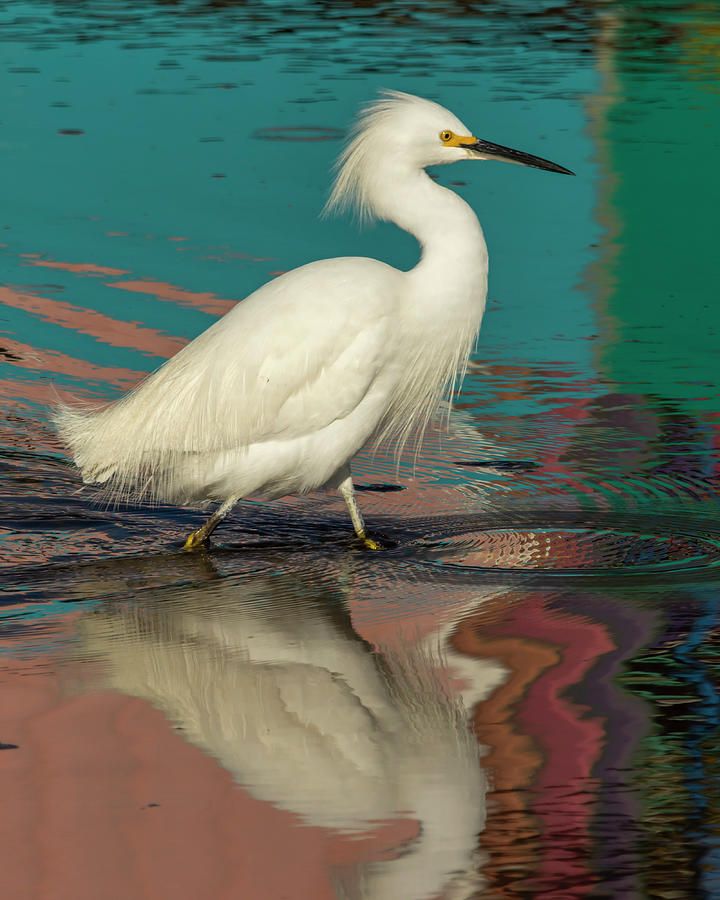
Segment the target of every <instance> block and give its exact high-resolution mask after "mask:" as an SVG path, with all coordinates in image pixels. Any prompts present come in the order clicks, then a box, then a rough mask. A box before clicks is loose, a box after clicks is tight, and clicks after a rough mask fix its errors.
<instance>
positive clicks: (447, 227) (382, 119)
mask: <svg viewBox="0 0 720 900" xmlns="http://www.w3.org/2000/svg"><path fill="white" fill-rule="evenodd" d="M467 159H502V160H507V161H509V162H514V163H519V164H522V165H526V166H533V167H535V168H539V169H548V170H550V171H552V172H562V173H565V174H573V173H572V172H569V171H568V170H567V169H564V168H562V167H561V166H558V165H556V164H555V163H551V162H549V161H548V160H545V159H540V158H539V157H537V156H531V155H530V154H527V153H521V152H519V151H517V150H512V149H510V148H508V147H502V146H500V145H499V144H492V143H490V142H488V141H484V140H479V139H478V138H476V137H474V136H473V135H472V134H471V133H470V131H469V129H468V128H467V127H466V126H465V125H463V123H462V122H461V121H460V120H459V119H458V118H456V116H454V115H453V114H452V113H451V112H449V111H448V110H447V109H444V108H443V107H442V106H440V105H438V104H437V103H433V102H432V101H429V100H425V99H422V98H420V97H415V96H412V95H410V94H403V93H399V92H396V91H389V92H385V93H383V94H382V95H381V96H380V98H379V99H378V100H376V101H375V102H374V103H372V104H370V105H369V106H368V107H366V108H365V109H364V110H363V111H362V112H361V114H360V116H359V117H358V120H357V122H356V124H355V127H354V129H353V131H352V133H351V137H350V140H349V143H348V144H347V146H346V148H345V150H344V151H343V153H342V154H341V156H340V158H339V161H338V173H337V178H336V180H335V185H334V187H333V190H332V193H331V195H330V198H329V200H328V203H327V207H326V209H327V210H343V209H346V208H350V207H355V208H356V210H357V211H358V213H359V215H360V217H361V218H363V219H370V218H376V219H381V220H386V221H390V222H394V223H395V224H396V225H398V226H400V228H403V229H405V230H406V231H409V232H410V233H411V234H413V235H414V236H415V237H416V238H417V240H418V241H419V243H420V245H421V247H422V256H421V258H420V261H419V262H418V263H417V265H416V266H415V267H414V268H412V269H410V271H408V272H403V271H400V270H398V269H395V268H393V267H392V266H389V265H387V264H386V263H383V262H380V261H378V260H375V259H367V258H361V257H346V258H339V259H326V260H321V261H318V262H312V263H309V264H308V265H305V266H301V267H300V268H298V269H294V270H293V271H291V272H288V273H286V274H284V275H281V276H279V277H278V278H276V279H274V280H273V281H270V282H268V283H267V284H265V285H263V287H261V288H260V289H259V290H257V291H255V293H253V294H251V295H250V296H249V297H247V298H246V299H245V300H243V301H241V302H240V303H238V304H237V306H235V307H234V308H233V309H232V310H230V312H229V313H227V314H226V315H225V316H223V318H221V319H220V320H219V321H217V322H216V323H215V324H213V325H212V326H211V327H210V328H208V329H207V331H205V332H203V333H202V334H201V335H200V336H199V337H197V338H195V340H193V341H192V342H191V343H190V344H188V345H187V346H186V347H184V348H183V349H182V350H181V351H180V352H179V353H178V354H177V355H176V356H174V357H173V358H172V359H170V360H169V361H168V362H166V363H165V364H164V365H163V366H162V367H161V368H160V369H158V370H157V371H156V372H154V373H153V374H152V375H150V376H149V377H148V378H147V379H146V380H145V381H143V382H142V383H141V384H140V385H139V386H138V387H137V388H135V389H134V390H133V391H131V392H130V393H129V394H127V395H126V396H125V397H122V398H121V399H120V400H117V401H115V402H113V403H110V404H109V405H107V406H106V407H105V408H102V409H100V410H89V409H82V408H78V407H74V406H72V407H69V406H64V407H61V408H59V409H58V410H57V411H56V414H55V422H56V425H57V427H58V430H59V432H60V435H61V437H62V438H63V439H64V441H65V442H66V443H67V445H68V446H69V447H70V449H71V450H72V454H73V457H74V460H75V463H76V464H77V466H78V467H79V468H80V469H81V471H82V475H83V480H84V481H85V482H86V483H91V484H100V485H102V486H103V487H104V488H105V490H106V491H107V492H108V494H109V496H110V497H112V498H114V499H135V500H142V499H148V500H156V501H163V502H170V503H179V504H183V505H186V504H199V505H206V504H208V503H210V502H213V501H216V502H218V501H219V502H220V506H219V508H218V509H217V510H216V511H215V512H214V513H213V515H212V516H210V518H209V519H208V520H207V521H206V522H205V524H204V525H203V526H202V527H201V528H199V529H198V530H197V531H194V532H193V533H192V534H191V535H190V536H189V537H188V539H187V541H186V543H185V547H186V549H195V548H197V547H200V546H202V545H204V544H205V543H206V542H207V540H208V538H209V536H210V534H211V532H212V531H213V530H214V528H215V527H216V526H217V525H218V523H219V522H221V521H222V519H223V518H225V516H226V515H227V514H228V512H229V511H230V509H231V508H232V507H233V505H234V504H235V503H236V502H237V501H238V500H239V499H240V498H242V497H245V496H247V495H248V494H252V493H256V494H263V495H265V496H267V497H270V498H275V497H281V496H284V495H286V494H291V493H296V492H306V491H312V490H315V489H318V488H323V487H324V488H333V487H334V488H338V489H339V490H340V493H341V494H342V496H343V498H344V499H345V502H346V503H347V506H348V510H349V512H350V518H351V519H352V523H353V527H354V529H355V533H356V535H357V536H358V538H359V539H360V540H361V541H362V542H363V543H364V545H365V546H366V547H367V548H369V549H379V548H380V547H381V544H380V542H379V541H377V540H374V539H373V538H372V537H370V536H369V535H368V534H367V532H366V529H365V524H364V522H363V518H362V515H361V513H360V510H359V508H358V505H357V501H356V499H355V493H354V489H353V483H352V478H351V475H350V465H349V464H350V460H351V459H352V458H353V456H354V455H355V454H356V453H357V452H358V451H359V450H360V449H361V448H362V447H363V446H364V445H365V444H367V443H368V442H370V441H381V440H394V441H395V444H396V449H397V452H398V453H399V452H400V450H401V449H402V447H403V445H404V443H405V441H406V440H407V438H408V436H409V435H410V434H411V433H412V432H415V433H417V434H418V436H419V437H421V435H422V432H423V430H424V429H425V427H426V426H427V424H428V420H429V418H430V416H431V415H432V413H433V412H434V410H435V408H436V407H437V404H438V402H439V400H440V399H441V398H442V396H443V395H444V394H445V393H446V392H448V391H449V392H450V393H451V394H452V391H453V390H454V388H455V386H456V385H457V383H458V382H459V379H460V378H461V377H462V375H463V373H464V370H465V367H466V364H467V360H468V356H469V354H470V350H471V348H472V345H473V343H474V340H475V337H476V335H477V333H478V330H479V328H480V323H481V320H482V316H483V311H484V308H485V296H486V291H487V271H488V258H487V248H486V245H485V240H484V237H483V232H482V229H481V227H480V223H479V222H478V220H477V217H476V216H475V213H474V212H473V211H472V209H471V208H470V207H469V206H468V204H467V203H465V201H464V200H462V199H461V198H460V197H458V195H457V194H455V193H454V192H453V191H450V190H448V189H447V188H444V187H441V186H440V185H438V184H436V183H435V182H434V181H433V180H432V179H431V178H430V177H429V176H428V175H427V173H426V172H425V167H426V166H429V165H442V164H444V163H451V162H458V161H460V160H467Z"/></svg>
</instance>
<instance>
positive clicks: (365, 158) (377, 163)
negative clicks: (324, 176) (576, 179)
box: [326, 91, 573, 218]
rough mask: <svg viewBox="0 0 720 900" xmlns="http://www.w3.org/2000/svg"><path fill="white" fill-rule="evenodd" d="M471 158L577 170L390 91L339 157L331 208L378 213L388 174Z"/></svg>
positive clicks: (366, 114)
mask: <svg viewBox="0 0 720 900" xmlns="http://www.w3.org/2000/svg"><path fill="white" fill-rule="evenodd" d="M467 159H498V160H504V161H505V162H512V163H516V164H517V165H522V166H532V167H533V168H536V169H546V170H548V171H550V172H560V173H562V174H564V175H572V174H573V173H572V172H571V171H570V170H569V169H565V168H563V167H562V166H559V165H557V164H556V163H553V162H550V161H549V160H547V159H542V158H541V157H539V156H533V155H532V154H530V153H524V152H522V151H520V150H513V149H512V148H510V147H503V146H502V145H501V144H493V143H491V142H490V141H486V140H482V139H480V138H477V137H475V135H474V134H473V133H472V132H471V131H470V129H468V128H467V126H465V125H464V124H463V123H462V122H461V121H460V119H458V118H457V116H455V115H453V113H451V112H450V111H449V110H447V109H445V108H444V107H442V106H440V104H439V103H434V102H433V101H431V100H425V99H423V98H422V97H415V96H413V95H412V94H403V93H401V92H399V91H384V92H383V93H382V94H381V96H380V98H379V99H378V100H376V101H375V102H374V103H371V104H370V105H369V106H367V107H366V108H365V109H363V110H362V111H361V113H360V115H359V116H358V118H357V120H356V122H355V125H354V127H353V129H352V132H351V134H350V140H349V142H348V144H347V146H346V147H345V149H344V151H343V152H342V154H341V155H340V158H339V159H338V163H337V168H338V174H337V178H336V180H335V185H334V187H333V191H332V193H331V195H330V199H329V200H328V203H327V206H326V210H328V211H330V210H333V209H338V210H342V209H345V208H348V207H351V206H355V207H356V208H357V210H358V212H359V214H360V217H361V218H368V217H370V216H371V215H372V213H373V211H374V207H375V206H376V201H375V196H374V195H376V194H377V192H379V191H381V190H382V186H381V181H382V179H383V176H385V177H388V175H389V177H391V178H392V177H393V175H399V174H401V173H402V172H404V171H408V170H413V169H414V170H419V169H424V168H425V167H426V166H437V165H444V164H445V163H451V162H458V161H460V160H467Z"/></svg>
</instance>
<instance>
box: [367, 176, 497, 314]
mask: <svg viewBox="0 0 720 900" xmlns="http://www.w3.org/2000/svg"><path fill="white" fill-rule="evenodd" d="M381 183H384V184H383V188H382V189H381V190H380V191H378V194H377V196H378V197H379V198H381V199H380V201H379V202H377V204H376V209H377V212H378V213H379V214H380V215H381V216H382V218H383V219H387V220H389V221H391V222H395V224H396V225H399V226H400V228H402V229H404V230H405V231H409V232H410V234H412V235H413V236H414V237H416V238H417V240H418V241H419V243H420V246H421V247H422V256H421V259H420V262H419V263H418V264H417V266H416V267H415V269H413V270H412V274H413V275H414V276H416V277H418V278H422V279H423V281H424V282H425V281H428V280H429V281H430V282H431V283H432V286H433V287H434V288H436V289H439V290H442V298H443V299H445V300H446V301H452V299H453V298H457V299H458V300H461V299H462V300H465V301H466V302H472V303H477V304H480V305H481V308H480V311H479V312H480V315H482V308H483V307H484V303H485V293H486V290H487V270H488V258H487V246H486V244H485V238H484V236H483V232H482V228H481V227H480V223H479V222H478V219H477V216H476V215H475V213H474V212H473V210H472V209H471V208H470V207H469V206H468V204H467V203H466V202H465V201H464V200H463V199H462V198H461V197H459V196H458V195H457V194H456V193H454V192H453V191H450V190H448V189H447V188H444V187H441V186H440V185H439V184H436V183H435V182H434V181H433V180H432V179H431V178H430V177H429V175H428V174H427V173H426V172H425V171H424V170H423V169H400V170H394V171H388V172H387V174H386V175H385V176H384V177H383V178H382V180H381Z"/></svg>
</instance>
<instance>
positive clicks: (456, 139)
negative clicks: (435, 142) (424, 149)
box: [440, 131, 477, 147]
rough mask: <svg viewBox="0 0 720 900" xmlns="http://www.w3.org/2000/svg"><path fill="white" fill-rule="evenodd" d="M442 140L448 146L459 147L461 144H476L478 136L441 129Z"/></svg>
mask: <svg viewBox="0 0 720 900" xmlns="http://www.w3.org/2000/svg"><path fill="white" fill-rule="evenodd" d="M440 140H441V141H442V142H443V144H444V145H445V146H446V147H459V146H460V145H461V144H476V143H477V138H476V137H473V136H472V135H471V134H468V135H466V136H464V137H463V136H462V135H460V134H455V133H454V132H452V131H441V132H440Z"/></svg>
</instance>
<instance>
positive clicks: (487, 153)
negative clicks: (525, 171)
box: [460, 141, 575, 175]
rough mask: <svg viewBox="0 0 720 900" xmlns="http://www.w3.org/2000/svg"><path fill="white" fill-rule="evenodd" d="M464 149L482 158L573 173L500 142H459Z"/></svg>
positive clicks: (566, 173) (565, 173) (562, 173)
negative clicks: (504, 145)
mask: <svg viewBox="0 0 720 900" xmlns="http://www.w3.org/2000/svg"><path fill="white" fill-rule="evenodd" d="M460 146H461V147H464V148H465V149H466V150H472V151H473V153H477V154H478V155H479V156H481V157H482V158H483V159H502V160H505V162H512V163H517V164H518V165H520V166H532V167H533V169H546V170H547V171H548V172H560V174H561V175H574V174H575V173H574V172H571V171H570V169H564V168H563V167H562V166H559V165H557V163H554V162H550V160H549V159H543V158H542V157H540V156H533V155H532V154H531V153H523V152H522V151H520V150H512V149H511V148H510V147H503V146H502V145H501V144H493V143H491V142H490V141H475V143H473V144H460Z"/></svg>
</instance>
